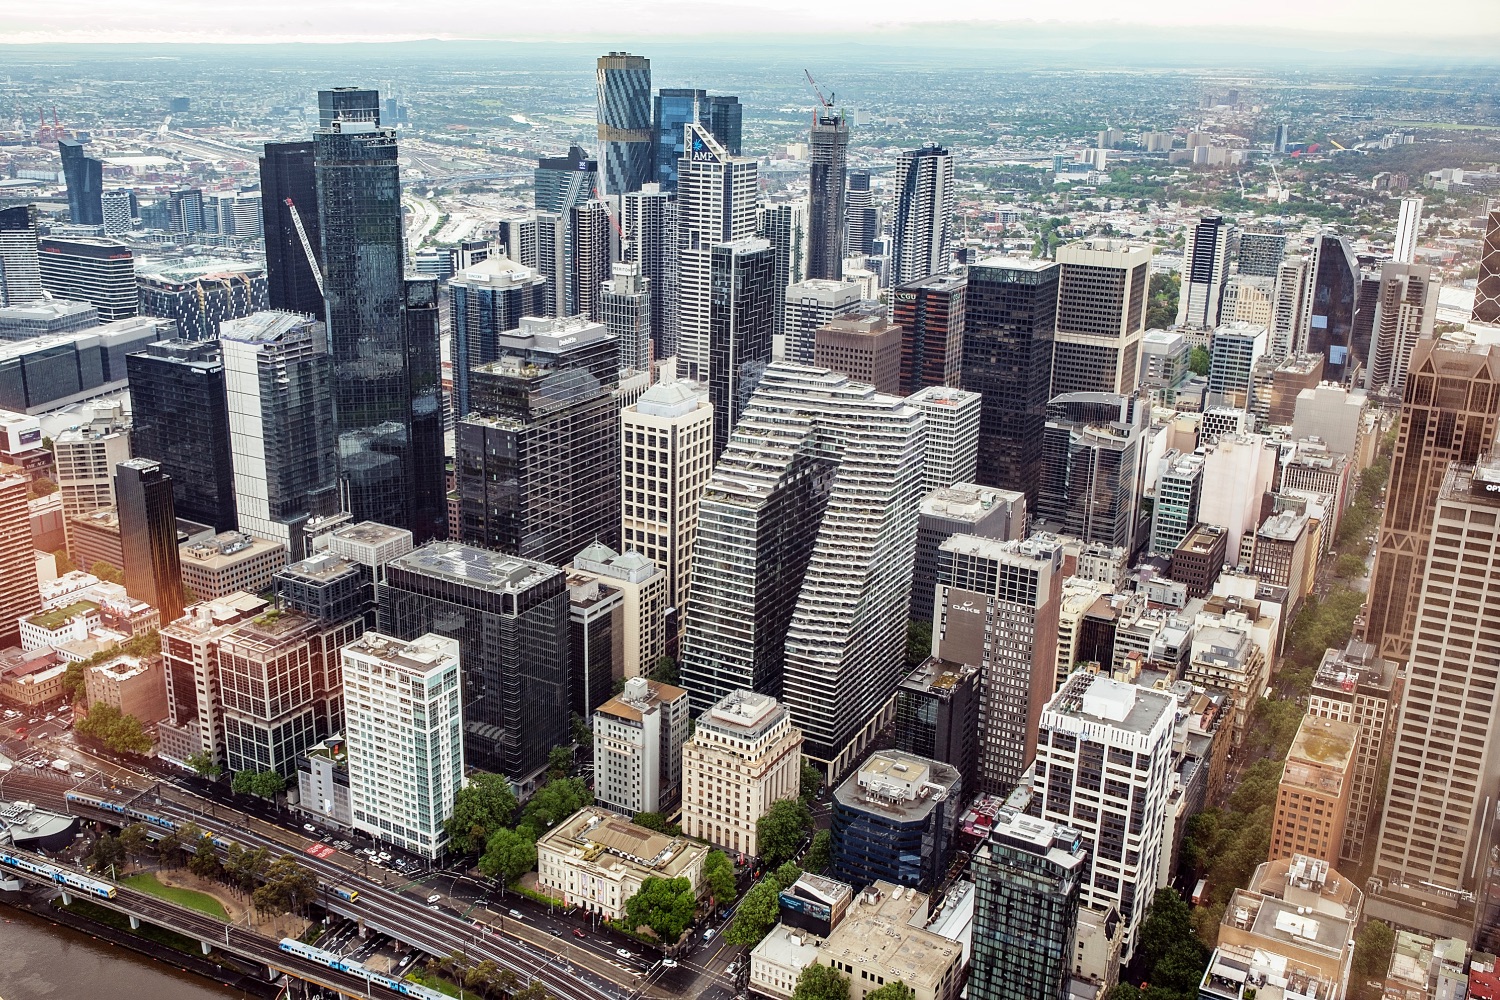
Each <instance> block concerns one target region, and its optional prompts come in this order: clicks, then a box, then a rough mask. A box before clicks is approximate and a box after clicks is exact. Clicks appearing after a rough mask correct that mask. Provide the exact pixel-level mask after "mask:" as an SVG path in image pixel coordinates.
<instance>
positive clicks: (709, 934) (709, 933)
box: [703, 927, 714, 941]
mask: <svg viewBox="0 0 1500 1000" xmlns="http://www.w3.org/2000/svg"><path fill="white" fill-rule="evenodd" d="M713 939H714V929H713V928H712V927H710V928H709V929H708V930H706V931H704V932H703V940H705V941H712V940H713Z"/></svg>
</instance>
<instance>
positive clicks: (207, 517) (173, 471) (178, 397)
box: [125, 340, 239, 531]
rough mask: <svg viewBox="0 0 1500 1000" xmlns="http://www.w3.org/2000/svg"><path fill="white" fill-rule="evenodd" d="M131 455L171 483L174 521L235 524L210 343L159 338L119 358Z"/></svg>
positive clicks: (219, 361) (224, 413)
mask: <svg viewBox="0 0 1500 1000" xmlns="http://www.w3.org/2000/svg"><path fill="white" fill-rule="evenodd" d="M125 371H126V377H127V378H128V379H129V380H130V412H131V422H132V427H131V431H130V445H131V451H132V452H133V453H134V455H135V457H136V458H149V459H151V460H152V461H154V462H156V463H158V464H159V465H160V466H161V471H162V472H163V473H164V474H165V475H166V476H167V477H168V478H170V479H171V480H172V498H173V502H174V504H175V506H176V510H177V516H178V517H183V518H187V519H188V520H189V521H197V522H199V523H200V524H210V525H213V529H214V530H215V531H231V530H233V529H234V528H235V527H237V526H238V524H239V522H238V520H236V516H235V508H234V464H233V462H232V461H231V460H230V449H229V411H228V409H227V408H226V406H225V403H224V359H223V356H222V354H221V352H220V350H219V342H218V341H216V340H192V341H189V340H160V341H157V342H156V343H154V344H150V345H148V346H147V347H146V349H145V350H144V351H142V352H141V353H139V354H132V355H129V356H128V357H127V358H126V359H125Z"/></svg>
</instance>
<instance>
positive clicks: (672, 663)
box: [651, 656, 682, 687]
mask: <svg viewBox="0 0 1500 1000" xmlns="http://www.w3.org/2000/svg"><path fill="white" fill-rule="evenodd" d="M651 679H652V680H653V681H656V682H657V683H658V684H671V685H673V686H674V687H675V686H676V685H677V683H678V682H679V681H680V680H681V679H682V674H681V672H680V671H679V670H678V668H677V661H676V660H674V659H672V658H671V657H670V656H663V657H661V658H660V659H658V660H657V661H656V666H654V667H652V668H651Z"/></svg>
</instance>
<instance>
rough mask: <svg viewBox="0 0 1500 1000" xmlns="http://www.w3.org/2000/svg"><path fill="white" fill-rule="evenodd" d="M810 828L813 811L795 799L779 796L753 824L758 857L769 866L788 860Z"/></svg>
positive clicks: (794, 853) (793, 854)
mask: <svg viewBox="0 0 1500 1000" xmlns="http://www.w3.org/2000/svg"><path fill="white" fill-rule="evenodd" d="M810 829H812V813H810V812H808V809H807V806H805V805H803V804H802V803H801V802H799V801H798V800H797V799H781V800H780V801H778V802H773V803H771V808H770V809H769V810H767V811H766V814H765V815H764V816H762V817H761V818H760V819H759V820H757V821H756V823H755V836H756V839H757V841H759V843H760V853H761V857H763V858H764V859H765V862H766V864H767V865H768V866H770V865H779V864H781V863H782V862H783V861H789V860H791V859H792V858H793V857H794V856H795V855H796V853H797V845H798V844H800V843H802V837H803V835H804V834H805V833H807V831H808V830H810Z"/></svg>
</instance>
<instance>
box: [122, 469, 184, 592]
mask: <svg viewBox="0 0 1500 1000" xmlns="http://www.w3.org/2000/svg"><path fill="white" fill-rule="evenodd" d="M115 506H116V509H117V510H118V511H119V515H120V549H121V552H122V553H123V555H124V560H125V591H126V593H128V594H129V595H130V596H131V597H133V598H135V599H136V600H138V601H145V602H146V603H147V604H149V605H151V606H152V607H153V608H156V609H157V610H158V611H160V612H161V617H162V620H163V621H172V622H175V621H176V620H177V619H179V618H181V617H182V567H181V564H180V563H179V561H178V554H177V515H176V513H175V512H174V508H173V505H172V480H170V479H169V478H167V477H166V476H165V475H163V474H162V471H161V466H160V465H159V464H157V463H156V462H153V461H151V460H150V459H146V458H132V459H130V460H129V461H126V462H121V463H120V464H119V465H118V466H116V467H115Z"/></svg>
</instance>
